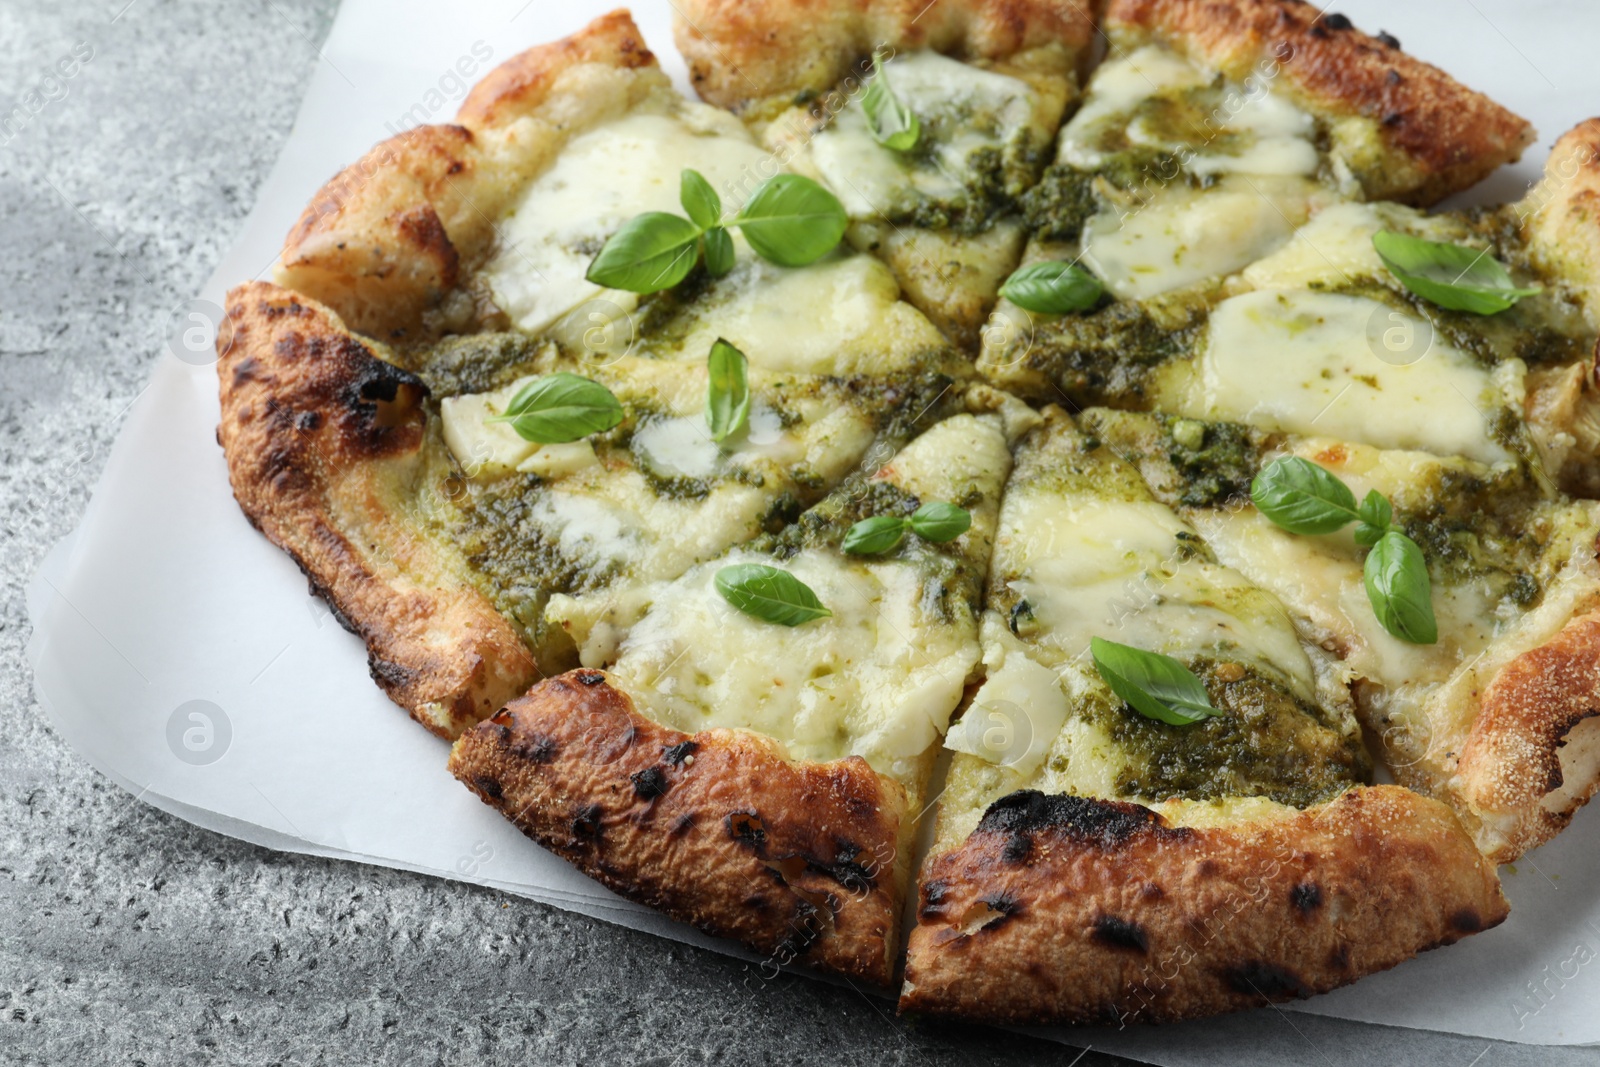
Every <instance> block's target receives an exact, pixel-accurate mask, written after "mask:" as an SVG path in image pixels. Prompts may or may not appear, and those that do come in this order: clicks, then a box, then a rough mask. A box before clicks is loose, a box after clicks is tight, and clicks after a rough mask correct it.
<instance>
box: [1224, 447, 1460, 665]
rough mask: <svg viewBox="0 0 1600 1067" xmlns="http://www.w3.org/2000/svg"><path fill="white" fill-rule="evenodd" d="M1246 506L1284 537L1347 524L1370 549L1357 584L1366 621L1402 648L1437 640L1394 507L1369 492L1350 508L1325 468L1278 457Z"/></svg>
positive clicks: (1428, 590)
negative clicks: (1371, 618)
mask: <svg viewBox="0 0 1600 1067" xmlns="http://www.w3.org/2000/svg"><path fill="white" fill-rule="evenodd" d="M1250 499H1251V500H1253V501H1255V505H1256V509H1257V510H1258V511H1260V512H1261V514H1263V515H1265V516H1266V517H1267V518H1268V519H1270V520H1271V521H1272V522H1274V523H1275V524H1277V525H1278V526H1281V527H1283V528H1284V529H1285V530H1288V531H1289V532H1290V533H1297V534H1330V533H1333V532H1334V531H1336V530H1341V529H1343V528H1344V527H1345V526H1348V525H1349V524H1350V523H1351V522H1355V523H1356V529H1355V539H1356V543H1357V544H1360V545H1370V546H1372V551H1371V552H1369V553H1367V559H1366V562H1365V563H1364V564H1363V565H1362V578H1363V580H1364V583H1365V585H1366V588H1367V600H1368V601H1370V602H1371V604H1372V612H1373V614H1374V615H1376V616H1377V617H1378V621H1379V622H1380V623H1382V624H1383V628H1384V629H1385V630H1388V631H1389V632H1390V633H1391V634H1394V635H1395V636H1396V637H1398V638H1400V639H1401V640H1402V641H1409V642H1411V643H1412V644H1414V645H1431V644H1433V643H1434V642H1436V641H1438V640H1439V627H1438V623H1437V622H1436V620H1435V619H1434V615H1433V582H1432V580H1431V579H1430V578H1429V576H1428V562H1427V560H1426V559H1424V558H1423V555H1422V549H1421V548H1419V547H1418V546H1417V543H1416V542H1415V541H1413V540H1411V538H1409V537H1407V536H1406V535H1405V533H1404V532H1403V531H1402V530H1400V529H1399V528H1397V527H1396V526H1395V525H1394V506H1393V505H1392V504H1390V503H1389V501H1388V499H1387V498H1386V497H1384V495H1383V494H1382V493H1379V492H1378V491H1377V490H1376V489H1374V490H1371V491H1369V492H1368V493H1367V496H1366V499H1364V500H1363V501H1361V503H1360V504H1359V505H1357V504H1356V497H1355V494H1354V493H1352V492H1351V491H1350V487H1349V486H1347V485H1345V484H1344V482H1342V481H1340V480H1339V479H1338V478H1337V477H1335V476H1334V475H1333V474H1332V473H1331V472H1329V471H1328V470H1326V469H1325V468H1323V467H1320V466H1318V465H1317V464H1315V463H1312V462H1311V461H1310V460H1308V459H1303V458H1301V457H1300V456H1279V457H1278V458H1277V459H1275V460H1273V461H1272V462H1271V463H1269V464H1267V465H1266V466H1265V467H1264V468H1262V470H1261V471H1260V473H1258V474H1257V475H1256V476H1255V479H1254V480H1253V481H1252V482H1251V483H1250Z"/></svg>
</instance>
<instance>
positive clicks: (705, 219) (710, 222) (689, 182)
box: [678, 167, 722, 230]
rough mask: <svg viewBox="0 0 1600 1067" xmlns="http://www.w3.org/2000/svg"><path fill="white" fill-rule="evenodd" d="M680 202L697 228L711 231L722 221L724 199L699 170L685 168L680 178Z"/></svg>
mask: <svg viewBox="0 0 1600 1067" xmlns="http://www.w3.org/2000/svg"><path fill="white" fill-rule="evenodd" d="M678 201H679V203H681V204H682V205H683V210H684V213H685V214H686V215H688V216H689V218H690V219H692V220H693V221H694V224H695V225H696V226H699V227H700V228H701V229H702V230H709V229H711V227H713V226H715V225H717V223H719V222H721V221H722V197H720V196H718V195H717V191H716V190H715V189H713V188H711V183H710V182H708V181H706V179H705V176H704V175H703V174H701V173H700V172H699V171H697V170H690V169H689V168H688V167H685V168H683V174H681V175H680V176H679V178H678Z"/></svg>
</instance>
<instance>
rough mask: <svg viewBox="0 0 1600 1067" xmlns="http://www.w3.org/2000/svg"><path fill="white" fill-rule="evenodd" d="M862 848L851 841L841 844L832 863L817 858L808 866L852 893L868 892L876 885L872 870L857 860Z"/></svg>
mask: <svg viewBox="0 0 1600 1067" xmlns="http://www.w3.org/2000/svg"><path fill="white" fill-rule="evenodd" d="M860 855H861V849H860V848H859V847H858V846H856V845H852V844H849V843H842V844H840V846H839V853H838V856H837V858H836V859H835V860H834V861H833V862H832V863H819V862H817V861H816V860H810V861H808V862H807V866H808V867H810V868H811V869H812V870H814V871H816V872H817V873H819V874H825V875H827V876H828V877H829V878H832V879H833V880H834V881H835V882H838V883H839V885H841V886H842V887H844V888H845V889H847V890H849V891H850V892H852V893H866V892H869V891H870V890H872V889H873V888H874V887H875V886H876V885H877V882H875V881H874V880H873V878H872V871H870V870H869V869H868V868H867V866H866V865H865V864H863V863H860V862H858V861H857V857H858V856H860Z"/></svg>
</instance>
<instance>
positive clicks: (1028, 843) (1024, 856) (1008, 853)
mask: <svg viewBox="0 0 1600 1067" xmlns="http://www.w3.org/2000/svg"><path fill="white" fill-rule="evenodd" d="M1032 854H1033V838H1031V837H1029V836H1028V835H1027V834H1013V835H1012V836H1011V837H1010V838H1008V839H1007V840H1006V843H1005V847H1004V848H1003V849H1002V850H1001V852H1000V859H1001V861H1002V862H1005V863H1009V864H1013V865H1018V864H1023V863H1027V862H1028V857H1029V856H1030V855H1032Z"/></svg>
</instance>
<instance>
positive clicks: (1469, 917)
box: [1450, 908, 1483, 934]
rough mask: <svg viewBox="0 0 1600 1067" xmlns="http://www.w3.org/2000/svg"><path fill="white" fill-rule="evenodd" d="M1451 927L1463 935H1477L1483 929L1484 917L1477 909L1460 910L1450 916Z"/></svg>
mask: <svg viewBox="0 0 1600 1067" xmlns="http://www.w3.org/2000/svg"><path fill="white" fill-rule="evenodd" d="M1450 927H1451V929H1453V930H1457V931H1459V932H1461V933H1463V934H1475V933H1477V932H1478V931H1479V930H1482V929H1483V916H1481V915H1479V914H1478V911H1477V909H1476V908H1458V909H1456V910H1455V911H1454V912H1452V913H1451V915H1450Z"/></svg>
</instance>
